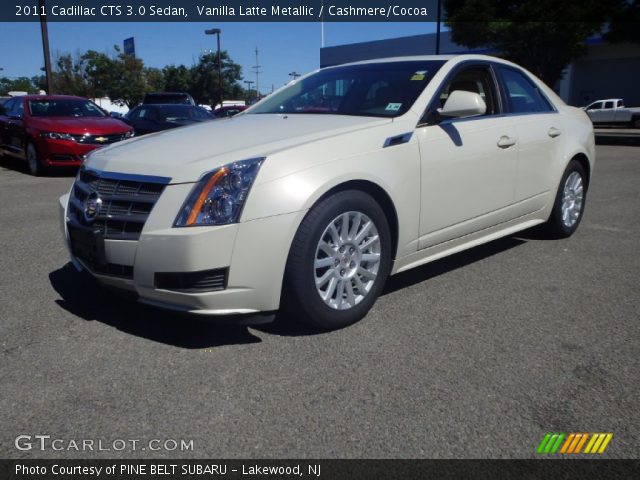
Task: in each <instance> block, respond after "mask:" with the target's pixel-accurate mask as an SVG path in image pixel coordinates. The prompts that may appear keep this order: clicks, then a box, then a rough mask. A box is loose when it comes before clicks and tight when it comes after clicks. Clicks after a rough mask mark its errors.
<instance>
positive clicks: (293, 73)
mask: <svg viewBox="0 0 640 480" xmlns="http://www.w3.org/2000/svg"><path fill="white" fill-rule="evenodd" d="M289 76H290V77H293V79H294V80H295V79H296V78H298V77H300V76H301V75H300V74H299V73H298V72H296V71H293V72H291V73H290V74H289Z"/></svg>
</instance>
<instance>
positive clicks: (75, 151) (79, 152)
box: [37, 138, 100, 167]
mask: <svg viewBox="0 0 640 480" xmlns="http://www.w3.org/2000/svg"><path fill="white" fill-rule="evenodd" d="M37 148H38V153H39V156H40V158H41V159H42V163H43V164H44V165H46V166H48V167H68V166H80V165H82V162H83V160H84V157H85V156H86V155H87V154H88V153H89V152H91V151H92V150H95V149H96V148H100V145H82V144H80V143H76V142H73V141H70V140H54V139H44V138H41V139H39V142H38V145H37Z"/></svg>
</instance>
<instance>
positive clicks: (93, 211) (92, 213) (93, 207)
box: [83, 192, 102, 223]
mask: <svg viewBox="0 0 640 480" xmlns="http://www.w3.org/2000/svg"><path fill="white" fill-rule="evenodd" d="M100 207H102V199H101V198H100V196H99V195H98V194H97V193H96V192H93V193H91V194H89V196H88V197H87V198H86V200H85V201H84V211H83V216H84V219H85V221H86V222H87V223H91V222H93V221H94V220H95V218H96V217H97V216H98V213H99V212H100Z"/></svg>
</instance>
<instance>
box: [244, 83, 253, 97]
mask: <svg viewBox="0 0 640 480" xmlns="http://www.w3.org/2000/svg"><path fill="white" fill-rule="evenodd" d="M244 83H246V84H247V100H251V85H252V84H253V80H245V81H244Z"/></svg>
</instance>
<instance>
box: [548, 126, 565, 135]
mask: <svg viewBox="0 0 640 480" xmlns="http://www.w3.org/2000/svg"><path fill="white" fill-rule="evenodd" d="M561 133H562V132H561V131H560V130H558V129H557V128H556V127H551V128H550V129H549V132H548V134H549V136H550V137H551V138H556V137H557V136H559V135H560V134H561Z"/></svg>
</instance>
